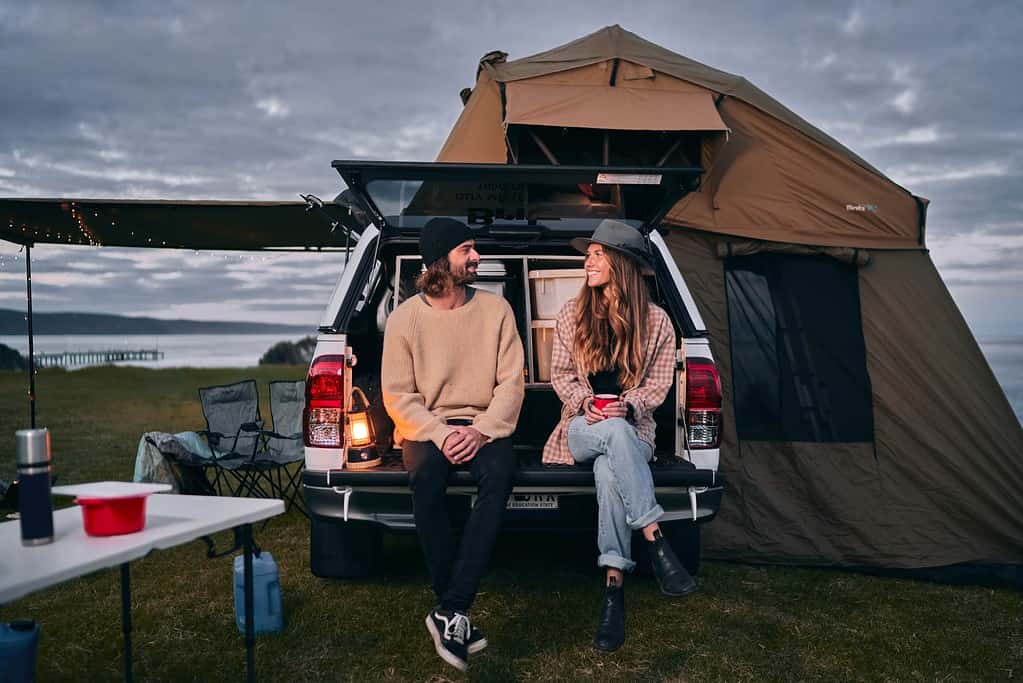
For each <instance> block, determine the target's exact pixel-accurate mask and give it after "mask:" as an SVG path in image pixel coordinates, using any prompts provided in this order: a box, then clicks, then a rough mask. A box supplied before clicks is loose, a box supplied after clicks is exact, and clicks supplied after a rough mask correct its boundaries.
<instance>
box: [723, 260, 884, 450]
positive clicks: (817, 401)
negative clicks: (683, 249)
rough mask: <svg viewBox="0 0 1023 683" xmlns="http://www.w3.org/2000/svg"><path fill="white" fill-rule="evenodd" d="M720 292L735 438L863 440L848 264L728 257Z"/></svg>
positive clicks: (859, 351) (868, 418) (861, 362)
mask: <svg viewBox="0 0 1023 683" xmlns="http://www.w3.org/2000/svg"><path fill="white" fill-rule="evenodd" d="M725 285H726V294H727V298H728V326H729V335H730V345H731V354H732V384H733V387H732V390H733V394H732V395H733V403H734V409H735V423H736V429H737V432H738V436H739V438H740V439H742V440H748V441H796V442H872V441H873V440H874V420H873V412H872V400H871V388H870V377H869V376H868V374H867V364H866V352H865V346H864V341H863V328H862V323H861V318H860V296H859V286H858V279H857V272H856V266H855V265H852V264H847V263H842V262H840V261H838V260H837V259H834V258H831V257H828V256H801V255H790V254H778V253H757V254H753V255H749V256H733V257H729V258H726V259H725Z"/></svg>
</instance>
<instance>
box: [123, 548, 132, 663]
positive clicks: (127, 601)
mask: <svg viewBox="0 0 1023 683" xmlns="http://www.w3.org/2000/svg"><path fill="white" fill-rule="evenodd" d="M121 633H122V634H124V680H125V681H126V683H131V680H132V671H131V669H132V666H131V570H130V565H129V564H128V563H127V562H125V563H124V564H122V565H121Z"/></svg>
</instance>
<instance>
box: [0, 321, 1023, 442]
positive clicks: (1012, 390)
mask: <svg viewBox="0 0 1023 683" xmlns="http://www.w3.org/2000/svg"><path fill="white" fill-rule="evenodd" d="M310 334H313V331H310ZM300 336H301V335H298V336H296V335H290V336H289V335H288V334H286V333H277V334H170V335H99V334H85V335H37V336H36V337H35V349H36V351H38V352H42V353H48V352H49V353H56V352H60V351H99V350H103V351H106V350H111V349H131V350H142V349H157V350H160V351H163V352H164V357H163V360H159V361H141V362H140V361H133V362H123V363H117V365H139V366H143V367H149V368H175V367H196V368H243V367H252V366H254V365H258V364H259V358H260V356H262V355H263V354H264V353H266V352H267V351H268V350H269V349H270V347H271V346H273V345H274V344H276V343H277V342H279V341H298V339H299V338H300ZM979 342H980V348H981V350H982V351H983V352H984V355H985V357H986V358H987V361H988V363H989V364H990V365H991V369H992V370H993V371H994V373H995V377H997V378H998V382H999V383H1000V384H1001V385H1002V389H1003V390H1004V391H1005V395H1006V396H1007V397H1008V399H1009V403H1010V404H1011V405H1012V409H1013V410H1014V411H1015V413H1016V416H1017V417H1018V418H1019V419H1020V421H1021V422H1023V337H1020V336H1002V337H995V336H991V337H982V338H980V339H979ZM0 344H6V345H7V346H10V347H11V348H14V349H17V350H18V351H19V352H20V353H21V354H22V355H25V354H27V353H28V339H27V338H26V337H25V336H23V335H0Z"/></svg>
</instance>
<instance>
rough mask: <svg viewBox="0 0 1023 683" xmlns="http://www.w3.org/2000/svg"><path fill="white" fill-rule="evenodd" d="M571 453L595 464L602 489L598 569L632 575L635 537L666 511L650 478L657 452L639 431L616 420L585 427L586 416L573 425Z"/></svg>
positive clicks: (570, 428)
mask: <svg viewBox="0 0 1023 683" xmlns="http://www.w3.org/2000/svg"><path fill="white" fill-rule="evenodd" d="M568 450H569V452H571V454H572V457H573V458H574V459H575V461H576V462H579V463H582V462H589V461H591V460H592V461H593V479H594V481H595V483H596V487H597V506H598V511H597V548H598V549H599V550H600V555H599V556H598V557H597V565H598V566H600V567H610V568H612V569H620V570H622V571H632V570H633V569H634V568H635V566H636V563H635V562H633V561H632V552H631V545H632V532H633V531H635V530H638V529H642V528H643V527H645V526H647V525H649V524H652V523H654V522H656V521H657V520H658V519H660V518H661V516H662V515H664V508H662V507H661V506H660V505H658V504H657V499H656V498H655V497H654V478H653V475H652V474H651V473H650V465H649V463H650V458H651V457H653V448H651V446H650V444H648V443H647V442H645V441H643V440H642V439H640V438H639V435H638V434H636V428H635V427H633V426H632V425H631V424H629V422H628V421H626V420H625V419H623V418H620V417H612V418H608V419H606V420H601V421H600V422H596V423H594V424H586V418H585V417H583V416H582V415H580V416H578V417H575V418H573V419H572V421H571V422H569V423H568Z"/></svg>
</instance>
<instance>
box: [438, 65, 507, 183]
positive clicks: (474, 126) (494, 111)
mask: <svg viewBox="0 0 1023 683" xmlns="http://www.w3.org/2000/svg"><path fill="white" fill-rule="evenodd" d="M437 161H473V162H477V163H491V164H504V163H507V161H508V151H507V148H506V147H505V142H504V122H503V114H502V112H501V91H500V89H499V88H498V86H497V83H495V82H494V81H493V80H491V78H490V76H488V75H487V74H485V73H484V74H481V75H480V79H479V80H478V81H477V82H476V87H475V88H474V89H473V91H472V95H470V96H469V101H468V102H466V103H465V108H464V109H462V114H461V115H460V116H459V117H458V120H457V121H455V126H454V128H452V129H451V132H450V133H449V134H448V139H447V141H446V142H445V143H444V146H443V147H441V150H440V153H439V154H437Z"/></svg>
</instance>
